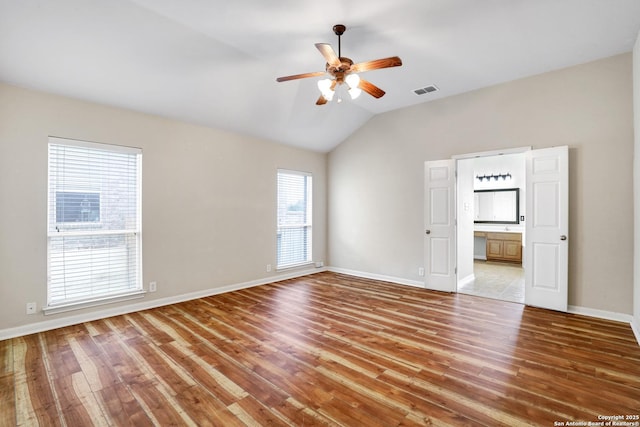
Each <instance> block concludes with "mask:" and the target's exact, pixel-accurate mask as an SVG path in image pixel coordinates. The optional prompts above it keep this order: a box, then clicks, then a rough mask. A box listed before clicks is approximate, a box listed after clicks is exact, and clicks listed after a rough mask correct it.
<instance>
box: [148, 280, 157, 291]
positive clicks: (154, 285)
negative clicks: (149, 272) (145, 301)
mask: <svg viewBox="0 0 640 427" xmlns="http://www.w3.org/2000/svg"><path fill="white" fill-rule="evenodd" d="M157 286H158V284H157V283H156V282H149V292H155V291H156V290H157Z"/></svg>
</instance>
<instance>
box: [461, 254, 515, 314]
mask: <svg viewBox="0 0 640 427" xmlns="http://www.w3.org/2000/svg"><path fill="white" fill-rule="evenodd" d="M473 273H474V275H475V280H473V281H472V282H470V283H467V284H466V285H464V286H461V287H460V288H458V292H460V293H462V294H467V295H476V296H480V297H485V298H493V299H499V300H503V301H511V302H517V303H521V304H524V269H523V268H522V265H520V264H517V265H513V264H507V263H498V262H487V261H479V260H475V261H474V264H473Z"/></svg>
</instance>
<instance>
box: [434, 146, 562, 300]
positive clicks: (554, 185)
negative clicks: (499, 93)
mask: <svg viewBox="0 0 640 427" xmlns="http://www.w3.org/2000/svg"><path fill="white" fill-rule="evenodd" d="M515 153H524V158H525V172H526V180H525V184H526V185H525V186H526V198H524V199H525V200H523V201H524V202H525V210H524V216H525V219H526V223H525V229H526V243H525V242H524V241H523V242H521V245H517V244H515V245H514V244H513V242H510V240H511V239H509V238H507V237H506V236H496V235H493V231H490V232H487V235H486V236H485V237H486V238H488V239H491V240H495V242H491V244H490V243H489V242H487V245H486V247H487V250H488V252H490V253H491V255H492V256H498V257H499V258H502V259H504V258H507V259H512V257H513V256H514V253H513V248H518V247H520V248H523V247H524V250H522V252H523V253H522V254H521V256H522V265H523V267H524V272H525V278H524V283H525V304H527V305H531V306H536V307H541V308H547V309H552V310H558V311H563V312H566V311H567V308H568V301H567V300H568V277H567V272H568V243H569V242H568V228H569V223H568V221H569V215H568V208H569V149H568V147H567V146H559V147H551V148H543V149H536V150H531V148H528V147H527V148H525V149H510V150H505V151H504V152H498V151H496V152H492V153H480V154H469V155H465V156H457V157H453V158H451V159H448V160H437V161H427V162H425V171H424V172H425V173H424V225H425V234H424V272H425V288H427V289H432V290H437V291H445V292H457V289H458V284H459V283H461V282H464V281H465V280H469V279H470V278H473V256H472V255H470V256H465V255H464V254H465V251H466V252H468V253H470V254H473V237H474V226H475V222H474V209H473V203H474V190H473V186H471V185H461V186H458V185H457V182H458V179H460V181H462V182H473V179H475V176H474V171H473V169H472V168H466V169H461V170H460V171H459V172H458V170H457V163H458V160H462V159H469V158H474V157H487V156H489V155H500V154H502V155H505V154H515ZM465 174H467V177H466V178H465ZM501 222H504V221H503V220H501ZM515 224H516V222H514V223H513V225H515ZM505 227H506V229H505V230H504V231H505V232H506V233H507V234H509V232H511V231H513V230H509V229H508V227H509V224H507V225H505ZM489 233H491V235H490V234H489ZM501 241H502V244H501V243H500V242H501ZM506 248H509V249H508V250H507V249H506ZM496 254H498V255H496Z"/></svg>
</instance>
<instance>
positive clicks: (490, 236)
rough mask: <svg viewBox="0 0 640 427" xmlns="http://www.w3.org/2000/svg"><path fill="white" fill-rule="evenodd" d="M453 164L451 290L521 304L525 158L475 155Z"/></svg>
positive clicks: (510, 154)
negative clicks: (455, 175)
mask: <svg viewBox="0 0 640 427" xmlns="http://www.w3.org/2000/svg"><path fill="white" fill-rule="evenodd" d="M456 162H457V164H456V170H457V172H458V180H457V195H458V197H457V203H458V206H457V212H458V239H457V259H458V272H459V273H460V274H458V280H457V286H456V290H457V292H459V293H463V294H469V295H475V296H481V297H485V298H492V299H498V300H503V301H509V302H516V303H520V304H524V302H525V279H524V268H523V263H522V254H523V251H522V248H523V245H524V243H525V239H526V236H525V231H526V230H525V223H524V220H525V215H524V212H526V205H525V201H526V164H525V153H524V152H517V153H502V154H494V153H488V154H486V155H480V154H479V155H474V156H473V157H470V158H460V159H457V160H456ZM470 248H471V249H470Z"/></svg>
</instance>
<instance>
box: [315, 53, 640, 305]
mask: <svg viewBox="0 0 640 427" xmlns="http://www.w3.org/2000/svg"><path fill="white" fill-rule="evenodd" d="M631 70H632V67H631V54H624V55H619V56H615V57H612V58H608V59H604V60H600V61H597V62H593V63H589V64H584V65H580V66H576V67H572V68H567V69H563V70H559V71H554V72H550V73H546V74H542V75H538V76H533V77H530V78H526V79H522V80H518V81H514V82H510V83H505V84H501V85H497V86H493V87H489V88H485V89H481V90H477V91H474V92H470V93H466V94H462V95H458V96H453V97H448V98H443V99H440V100H436V101H433V102H428V103H424V104H420V105H417V106H414V107H410V108H406V109H403V110H398V111H394V112H389V113H386V114H382V115H379V116H376V117H374V118H373V119H371V120H370V121H369V122H368V123H367V124H366V125H365V126H364V127H363V128H361V129H360V130H359V131H358V132H357V133H356V134H354V135H353V136H352V137H351V138H349V139H348V140H347V141H345V142H344V143H343V144H341V145H340V146H339V147H338V148H336V149H335V150H334V151H333V152H331V153H330V155H329V174H328V176H329V195H330V197H329V220H328V223H329V239H328V241H329V243H330V245H329V257H330V263H331V266H332V267H337V268H343V269H349V270H354V271H359V272H364V273H368V274H379V275H386V276H390V277H395V278H402V279H406V280H407V281H422V280H423V278H421V277H419V276H418V268H419V267H421V266H423V265H424V261H423V232H424V231H423V206H422V203H423V167H424V161H426V160H439V159H446V158H450V157H451V156H452V155H456V154H465V153H472V152H479V151H490V150H496V149H505V148H513V147H522V146H532V147H533V148H544V147H550V146H557V145H568V146H569V147H570V152H569V157H570V158H569V163H570V175H569V180H570V185H569V187H570V201H569V203H570V205H569V206H570V207H569V208H570V213H569V217H570V231H569V234H570V239H571V240H570V247H569V304H570V305H574V306H580V307H586V308H591V309H598V310H605V311H610V312H615V313H625V314H631V313H632V289H633V203H632V199H633V191H632V183H633V180H632V163H633V119H632V78H631V76H632V74H631ZM436 83H437V82H436Z"/></svg>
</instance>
